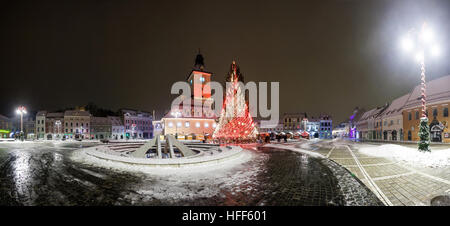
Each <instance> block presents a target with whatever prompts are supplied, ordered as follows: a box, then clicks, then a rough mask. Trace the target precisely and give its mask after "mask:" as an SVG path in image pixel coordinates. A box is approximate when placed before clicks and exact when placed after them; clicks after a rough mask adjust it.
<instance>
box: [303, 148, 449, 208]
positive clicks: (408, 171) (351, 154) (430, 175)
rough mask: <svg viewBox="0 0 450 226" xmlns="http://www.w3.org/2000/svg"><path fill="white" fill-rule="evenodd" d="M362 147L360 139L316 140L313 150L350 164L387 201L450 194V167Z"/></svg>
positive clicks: (423, 200)
mask: <svg viewBox="0 0 450 226" xmlns="http://www.w3.org/2000/svg"><path fill="white" fill-rule="evenodd" d="M296 146H297V147H300V146H301V145H300V144H297V145H296ZM359 147H360V144H358V143H351V142H344V141H341V142H317V143H315V144H313V145H311V148H310V150H314V151H315V152H318V153H320V154H322V155H323V156H326V157H328V158H329V159H331V160H333V161H335V162H336V163H338V164H340V165H341V166H344V167H345V168H347V169H348V170H349V171H350V172H352V173H353V174H354V175H355V176H356V177H358V178H359V179H360V180H361V181H362V182H363V183H364V184H365V185H366V186H367V187H368V188H370V189H371V190H372V191H373V192H374V193H375V194H376V195H377V197H378V198H379V199H380V200H382V201H383V203H384V204H386V205H394V206H405V205H406V206H411V205H414V206H415V205H430V200H431V199H432V198H434V197H436V196H439V195H450V167H445V168H420V167H411V166H407V165H404V164H402V163H399V162H394V161H392V160H390V159H387V158H379V157H372V156H368V155H364V154H361V153H359V152H358V149H359Z"/></svg>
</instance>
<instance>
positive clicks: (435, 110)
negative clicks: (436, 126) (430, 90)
mask: <svg viewBox="0 0 450 226" xmlns="http://www.w3.org/2000/svg"><path fill="white" fill-rule="evenodd" d="M433 116H434V117H437V116H438V110H437V108H435V109H433Z"/></svg>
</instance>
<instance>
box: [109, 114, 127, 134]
mask: <svg viewBox="0 0 450 226" xmlns="http://www.w3.org/2000/svg"><path fill="white" fill-rule="evenodd" d="M108 119H109V121H110V123H111V139H113V140H123V139H125V138H126V136H125V126H124V125H123V121H122V119H121V118H120V117H117V116H108Z"/></svg>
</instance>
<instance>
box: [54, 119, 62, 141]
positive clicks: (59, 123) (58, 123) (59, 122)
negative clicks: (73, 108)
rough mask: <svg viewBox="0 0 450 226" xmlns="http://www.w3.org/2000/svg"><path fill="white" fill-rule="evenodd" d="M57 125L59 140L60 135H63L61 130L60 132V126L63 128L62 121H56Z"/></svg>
mask: <svg viewBox="0 0 450 226" xmlns="http://www.w3.org/2000/svg"><path fill="white" fill-rule="evenodd" d="M55 125H56V128H58V129H57V131H58V132H57V137H58V138H59V135H60V134H61V130H60V126H61V121H60V120H58V121H56V122H55Z"/></svg>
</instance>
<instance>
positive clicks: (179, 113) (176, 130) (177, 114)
mask: <svg viewBox="0 0 450 226" xmlns="http://www.w3.org/2000/svg"><path fill="white" fill-rule="evenodd" d="M170 114H171V115H172V116H174V117H175V118H178V117H180V116H181V112H179V111H173V112H172V113H170ZM175 138H176V139H178V122H175Z"/></svg>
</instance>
